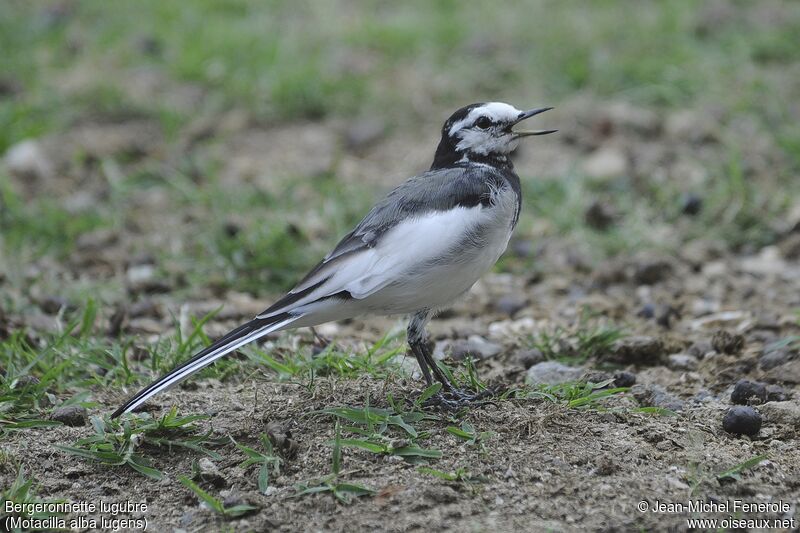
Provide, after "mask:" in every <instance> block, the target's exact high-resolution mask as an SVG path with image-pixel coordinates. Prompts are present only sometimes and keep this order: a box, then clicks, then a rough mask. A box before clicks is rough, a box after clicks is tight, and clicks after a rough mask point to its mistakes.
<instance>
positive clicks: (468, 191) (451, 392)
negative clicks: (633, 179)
mask: <svg viewBox="0 0 800 533" xmlns="http://www.w3.org/2000/svg"><path fill="white" fill-rule="evenodd" d="M549 109H552V108H550V107H543V108H539V109H533V110H530V111H520V110H519V109H516V108H515V107H513V106H511V105H508V104H504V103H500V102H491V103H478V104H472V105H468V106H466V107H462V108H461V109H459V110H458V111H456V112H455V113H453V115H452V116H451V117H450V118H449V119H447V122H445V123H444V127H443V128H442V139H441V141H440V142H439V147H438V148H437V149H436V155H435V156H434V159H433V164H432V165H431V168H430V170H429V171H427V172H425V173H424V174H421V175H419V176H415V177H413V178H411V179H410V180H408V181H406V182H405V183H403V184H402V185H400V186H399V187H397V188H396V189H394V190H393V191H392V192H390V193H389V194H388V195H387V196H386V198H384V199H383V200H381V201H380V202H379V203H378V204H377V205H375V207H373V208H372V210H371V211H370V212H369V213H368V214H367V216H366V217H364V219H363V220H362V221H361V222H360V223H359V224H358V225H357V226H356V227H355V228H354V229H353V230H352V231H351V232H350V233H348V234H347V235H345V236H344V238H343V239H342V240H341V242H339V244H338V245H337V246H336V248H334V249H333V251H332V252H330V253H329V254H328V255H327V256H325V259H323V260H322V262H321V263H319V264H318V265H317V266H315V267H314V268H313V269H312V270H311V272H309V273H308V274H307V275H306V276H305V277H304V278H303V279H302V280H301V281H300V283H298V284H297V286H296V287H295V288H293V289H292V290H291V291H289V293H288V294H286V295H285V296H284V297H283V298H281V299H280V300H278V301H277V302H276V303H275V304H274V305H272V306H271V307H269V308H268V309H267V310H265V311H264V312H263V313H261V314H260V315H258V316H256V317H255V318H254V319H253V320H251V321H249V322H247V323H246V324H244V325H241V326H239V327H238V328H236V329H234V330H233V331H231V332H230V333H228V334H227V335H225V336H224V337H222V338H221V339H219V340H217V341H216V342H214V343H213V344H212V345H211V346H209V347H208V348H206V349H204V350H202V351H200V353H198V354H197V355H195V356H194V357H192V358H191V359H189V360H188V361H186V362H185V363H183V364H182V365H180V366H178V367H177V368H175V369H174V370H172V371H171V372H170V373H169V374H167V375H165V376H163V377H162V378H160V379H159V380H157V381H155V382H153V383H151V384H150V385H148V386H147V387H145V388H144V389H142V390H141V391H139V392H137V393H136V394H135V395H134V396H133V397H132V398H130V399H129V400H128V401H127V402H125V404H124V405H122V406H121V407H120V408H119V409H117V410H116V411H115V412H114V414H113V415H112V416H113V417H117V416H119V415H121V414H123V413H127V412H130V411H133V410H134V409H136V408H138V407H139V406H140V405H142V404H143V403H144V402H146V401H147V400H148V399H149V398H150V397H152V396H153V395H155V394H158V393H159V392H161V391H163V390H165V389H167V388H168V387H171V386H173V385H175V384H176V383H178V382H180V381H182V380H184V379H186V378H187V377H189V376H190V375H192V374H194V373H195V372H197V371H198V370H200V369H202V368H204V367H205V366H207V365H209V364H211V363H212V362H214V361H216V360H217V359H219V358H220V357H223V356H224V355H226V354H228V353H230V352H232V351H234V350H236V349H237V348H240V347H241V346H243V345H245V344H247V343H249V342H253V341H254V340H256V339H258V338H260V337H263V336H264V335H266V334H268V333H272V332H274V331H282V330H287V329H293V328H299V327H303V326H315V325H317V324H322V323H324V322H329V321H332V320H342V319H345V318H352V317H356V316H359V315H364V314H369V313H374V314H379V315H394V314H410V315H411V320H410V322H409V324H408V330H407V332H408V344H409V346H410V348H411V351H412V352H413V353H414V356H415V357H416V359H417V363H419V367H420V369H421V371H422V375H423V376H424V378H425V381H426V382H427V384H428V385H429V386H430V385H432V384H433V377H435V378H436V379H437V380H438V381H439V382H441V384H442V388H441V389H440V392H439V394H438V396H437V399H438V400H439V401H440V403H441V404H442V405H445V406H450V407H452V406H453V405H456V406H458V405H462V404H464V403H466V402H469V401H472V400H474V399H476V398H477V397H478V395H476V394H471V393H468V392H466V391H461V390H458V389H457V388H456V387H455V386H454V385H453V384H452V383H450V381H449V380H448V379H447V377H446V376H445V374H444V373H443V372H442V371H441V369H440V368H439V367H438V366H437V365H436V362H435V361H434V359H433V355H432V353H431V350H430V347H429V345H428V342H427V333H426V331H425V326H426V324H427V323H428V321H429V320H430V318H431V316H432V315H433V314H434V313H435V312H436V311H437V310H440V309H442V308H445V307H446V306H447V305H448V304H450V303H451V302H452V301H453V300H455V299H456V298H458V297H459V296H461V295H462V294H464V293H465V292H466V291H468V290H469V289H470V287H472V285H473V284H474V283H475V282H476V281H477V280H478V278H479V277H480V276H481V275H483V274H484V273H486V272H487V271H488V270H489V269H490V268H491V267H492V265H494V264H495V262H496V261H497V259H498V258H499V257H500V255H501V254H502V253H503V252H504V251H505V249H506V246H507V245H508V240H509V238H510V237H511V232H512V230H513V229H514V226H516V224H517V220H518V219H519V212H520V208H521V205H522V198H521V195H520V181H519V177H518V176H517V175H516V173H515V172H514V166H513V164H512V162H511V160H510V159H509V154H510V152H511V151H512V150H514V149H515V148H516V146H517V141H518V140H519V139H520V138H522V137H528V136H531V135H546V134H548V133H554V132H555V131H556V130H537V131H520V130H513V129H512V128H513V127H514V126H515V125H516V124H518V123H519V122H521V121H523V120H525V119H527V118H530V117H532V116H534V115H538V114H539V113H542V112H544V111H547V110H549ZM431 373H432V374H433V376H432V375H431Z"/></svg>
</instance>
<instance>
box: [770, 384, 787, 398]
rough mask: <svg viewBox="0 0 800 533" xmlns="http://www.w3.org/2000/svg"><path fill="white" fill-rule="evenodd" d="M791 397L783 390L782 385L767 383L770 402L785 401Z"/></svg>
mask: <svg viewBox="0 0 800 533" xmlns="http://www.w3.org/2000/svg"><path fill="white" fill-rule="evenodd" d="M788 399H789V395H788V394H786V391H785V390H783V387H781V386H780V385H767V401H768V402H785V401H786V400H788Z"/></svg>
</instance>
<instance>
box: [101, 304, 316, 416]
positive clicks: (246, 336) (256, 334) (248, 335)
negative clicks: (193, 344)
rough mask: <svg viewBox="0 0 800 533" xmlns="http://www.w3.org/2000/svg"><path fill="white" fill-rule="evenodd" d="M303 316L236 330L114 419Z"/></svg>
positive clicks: (145, 390) (256, 321)
mask: <svg viewBox="0 0 800 533" xmlns="http://www.w3.org/2000/svg"><path fill="white" fill-rule="evenodd" d="M301 317H302V315H289V314H288V313H282V314H280V315H277V316H272V317H269V318H255V319H253V320H251V321H250V322H248V323H247V324H243V325H241V326H239V327H238V328H236V329H234V330H233V331H231V332H230V333H228V334H227V335H225V336H224V337H222V338H221V339H219V340H218V341H216V342H215V343H214V344H212V345H211V346H209V347H208V348H206V349H204V350H203V351H201V352H200V353H198V354H197V355H195V356H194V357H192V358H191V359H189V360H188V361H186V362H185V363H183V364H181V365H180V366H178V367H176V368H175V369H174V370H172V371H171V372H170V373H169V374H167V375H165V376H163V377H161V378H159V379H158V380H156V381H154V382H153V383H151V384H150V385H148V386H147V387H145V388H143V389H142V390H140V391H139V392H137V393H136V394H134V395H133V396H132V397H131V398H130V399H129V400H128V401H127V402H125V403H124V404H123V405H122V406H120V408H119V409H117V410H116V411H114V414H112V415H111V418H117V417H118V416H120V415H122V414H124V413H129V412H131V411H133V410H134V409H136V408H137V407H139V406H140V405H142V404H143V403H144V402H146V401H147V400H149V399H150V398H151V397H152V396H155V395H156V394H158V393H159V392H161V391H163V390H166V389H168V388H169V387H172V386H173V385H176V384H177V383H179V382H181V381H183V380H184V379H186V378H188V377H189V376H191V375H192V374H194V373H195V372H197V371H199V370H201V369H203V368H205V367H207V366H208V365H210V364H211V363H213V362H214V361H216V360H217V359H219V358H220V357H223V356H225V355H227V354H229V353H230V352H232V351H234V350H235V349H237V348H240V347H241V346H244V345H245V344H247V343H249V342H252V341H254V340H256V339H258V338H260V337H263V336H264V335H266V334H268V333H272V332H273V331H277V330H279V329H281V328H283V327H285V326H288V325H289V324H291V323H292V322H294V321H295V320H297V319H299V318H301Z"/></svg>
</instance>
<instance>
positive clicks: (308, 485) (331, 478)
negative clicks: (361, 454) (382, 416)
mask: <svg viewBox="0 0 800 533" xmlns="http://www.w3.org/2000/svg"><path fill="white" fill-rule="evenodd" d="M342 446H343V439H342V435H341V430H340V428H339V423H338V422H337V423H336V427H335V430H334V440H333V451H332V453H331V473H330V474H329V475H327V476H324V477H322V478H320V479H316V480H309V481H303V482H301V483H298V484H297V485H295V489H296V490H297V493H296V494H294V495H293V496H292V497H293V498H299V497H300V496H307V495H309V494H320V493H325V492H327V493H330V494H331V495H332V496H333V497H334V498H336V500H337V501H339V502H341V503H344V504H348V503H351V502H352V501H353V499H354V498H358V497H361V496H371V495H373V494H375V490H374V489H371V488H369V487H367V486H364V485H361V484H358V483H350V482H347V481H342V480H341V479H340V477H341V476H342Z"/></svg>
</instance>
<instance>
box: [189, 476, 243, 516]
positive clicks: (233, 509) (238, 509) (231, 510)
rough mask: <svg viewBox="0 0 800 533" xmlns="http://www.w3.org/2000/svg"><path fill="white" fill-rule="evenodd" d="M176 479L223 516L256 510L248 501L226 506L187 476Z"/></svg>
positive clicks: (241, 514) (240, 514)
mask: <svg viewBox="0 0 800 533" xmlns="http://www.w3.org/2000/svg"><path fill="white" fill-rule="evenodd" d="M178 480H179V481H180V482H181V483H182V484H183V486H184V487H186V488H188V489H189V490H191V491H192V492H194V494H195V496H197V497H198V499H200V501H201V502H203V503H204V504H205V505H206V507H208V508H209V509H211V510H212V511H214V512H215V513H217V514H218V515H220V516H223V517H225V518H239V517H242V516H245V515H247V514H250V513H253V512H254V511H257V510H258V507H256V506H255V505H250V504H248V503H239V504H236V505H231V506H230V507H228V506H226V505H225V502H223V501H222V500H220V499H219V498H215V497H214V496H212V495H211V494H209V493H208V492H206V491H204V490H203V489H202V488H200V486H199V485H198V484H197V483H195V482H194V481H192V480H191V479H189V478H188V477H186V476H178Z"/></svg>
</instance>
